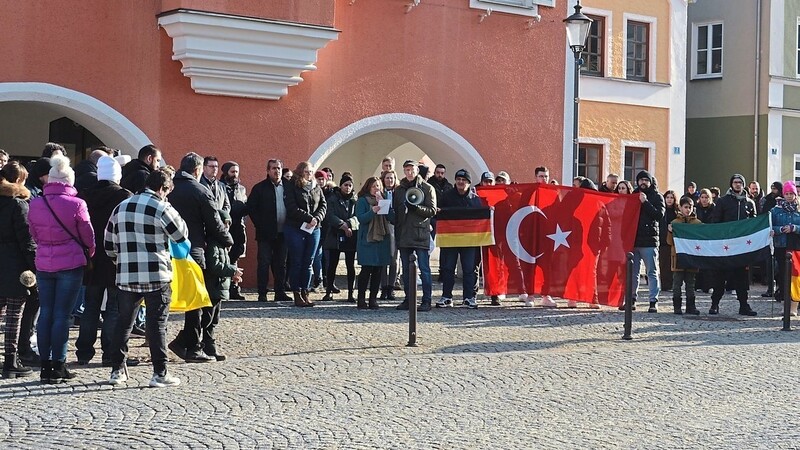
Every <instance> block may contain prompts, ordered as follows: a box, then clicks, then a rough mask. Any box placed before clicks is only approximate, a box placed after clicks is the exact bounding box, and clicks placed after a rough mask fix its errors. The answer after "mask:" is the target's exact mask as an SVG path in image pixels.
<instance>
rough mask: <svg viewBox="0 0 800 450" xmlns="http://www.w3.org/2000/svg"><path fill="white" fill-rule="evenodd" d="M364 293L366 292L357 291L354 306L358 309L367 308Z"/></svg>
mask: <svg viewBox="0 0 800 450" xmlns="http://www.w3.org/2000/svg"><path fill="white" fill-rule="evenodd" d="M365 295H366V294H365V293H364V292H361V291H359V292H358V301H357V305H356V308H358V309H367V308H368V306H367V300H366V299H365V298H364V297H365Z"/></svg>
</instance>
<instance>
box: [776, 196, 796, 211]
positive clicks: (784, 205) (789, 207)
mask: <svg viewBox="0 0 800 450" xmlns="http://www.w3.org/2000/svg"><path fill="white" fill-rule="evenodd" d="M778 205H779V206H780V207H781V209H783V210H784V211H786V212H787V213H789V214H793V213H796V212H797V202H796V201H795V202H787V201H786V200H783V199H780V200H778Z"/></svg>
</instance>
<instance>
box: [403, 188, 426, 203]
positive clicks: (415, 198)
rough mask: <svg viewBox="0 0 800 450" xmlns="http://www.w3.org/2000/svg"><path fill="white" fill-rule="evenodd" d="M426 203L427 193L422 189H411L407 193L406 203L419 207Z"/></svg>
mask: <svg viewBox="0 0 800 450" xmlns="http://www.w3.org/2000/svg"><path fill="white" fill-rule="evenodd" d="M424 201H425V193H424V192H422V189H420V188H415V187H412V188H409V189H408V190H407V191H406V202H408V204H409V205H414V206H419V205H421V204H422V202H424Z"/></svg>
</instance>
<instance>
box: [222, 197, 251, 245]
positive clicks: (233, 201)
mask: <svg viewBox="0 0 800 450" xmlns="http://www.w3.org/2000/svg"><path fill="white" fill-rule="evenodd" d="M223 186H224V187H225V193H226V194H227V196H228V203H230V205H231V227H230V229H228V232H229V233H230V234H231V237H233V248H232V249H231V253H236V254H237V255H244V253H245V247H246V245H247V233H246V232H245V221H244V218H245V216H247V190H246V189H245V187H244V186H242V185H241V184H240V183H236V184H225V183H223Z"/></svg>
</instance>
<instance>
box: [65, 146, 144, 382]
mask: <svg viewBox="0 0 800 450" xmlns="http://www.w3.org/2000/svg"><path fill="white" fill-rule="evenodd" d="M121 179H122V166H120V164H119V163H118V162H117V160H116V159H114V158H112V157H111V156H108V155H103V156H101V157H100V159H98V161H97V183H96V184H95V185H94V186H91V187H89V188H86V189H84V190H83V191H81V192H80V193H79V194H78V197H80V198H82V199H83V200H84V201H86V207H87V209H88V211H89V216H90V217H91V221H92V228H94V229H95V230H98V232H97V233H95V239H94V241H95V246H96V247H97V248H103V233H102V230H104V229H105V227H106V224H107V223H108V219H109V218H110V217H111V215H112V213H113V212H114V209H115V208H116V207H117V205H119V204H120V203H122V202H123V201H124V200H127V199H128V198H130V197H131V196H132V195H133V193H131V191H129V190H127V189H125V188H123V187H122V186H120V185H119V181H120V180H121ZM92 263H93V264H94V267H93V269H92V270H91V271H90V272H87V273H86V275H85V276H84V285H85V286H86V294H85V296H84V309H83V315H81V324H80V330H79V331H78V340H77V341H76V342H75V357H76V358H77V359H78V365H81V366H83V365H86V364H89V362H90V361H91V360H92V359H93V358H94V356H95V353H96V352H95V348H94V345H95V342H96V341H97V326H98V324H99V322H100V316H101V315H102V317H103V326H102V329H101V332H100V333H101V334H100V350H101V355H100V356H101V361H102V363H103V366H105V367H109V366H110V365H111V347H112V340H111V338H112V336H113V335H114V329H115V327H116V326H117V321H118V319H119V303H118V297H119V288H118V287H117V286H116V275H117V270H116V265H115V264H114V262H113V261H112V260H111V258H109V257H108V255H107V254H106V252H103V251H101V252H97V253H95V255H94V256H93V257H92ZM104 297H106V299H107V300H106V308H105V311H104V312H102V313H101V311H100V310H101V306H102V304H103V298H104ZM137 363H138V361H136V360H130V361H128V365H130V366H132V365H135V364H137Z"/></svg>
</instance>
